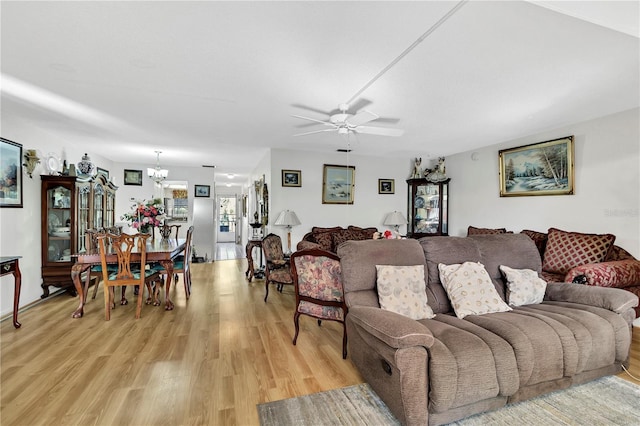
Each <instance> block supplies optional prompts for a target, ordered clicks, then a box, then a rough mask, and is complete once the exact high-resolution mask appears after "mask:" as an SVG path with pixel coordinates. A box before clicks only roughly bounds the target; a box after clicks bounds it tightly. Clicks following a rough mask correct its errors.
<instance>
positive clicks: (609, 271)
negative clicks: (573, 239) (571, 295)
mask: <svg viewBox="0 0 640 426" xmlns="http://www.w3.org/2000/svg"><path fill="white" fill-rule="evenodd" d="M581 275H582V276H584V278H585V279H586V284H587V285H595V286H599V287H615V288H625V287H632V286H636V285H640V260H634V259H626V260H616V261H612V262H601V263H589V264H587V265H580V266H576V267H575V268H572V269H571V270H569V272H567V275H566V276H565V277H564V281H565V282H568V283H570V282H573V280H575V279H576V277H579V276H581Z"/></svg>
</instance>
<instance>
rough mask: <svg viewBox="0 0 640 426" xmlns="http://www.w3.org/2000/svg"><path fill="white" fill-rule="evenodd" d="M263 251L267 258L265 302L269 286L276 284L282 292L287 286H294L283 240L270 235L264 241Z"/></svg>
mask: <svg viewBox="0 0 640 426" xmlns="http://www.w3.org/2000/svg"><path fill="white" fill-rule="evenodd" d="M262 251H263V252H264V258H265V263H266V267H265V271H264V272H265V278H264V286H265V291H266V294H265V296H264V301H265V302H266V301H267V298H268V297H269V284H270V283H275V284H276V289H277V290H278V291H279V292H282V288H283V287H284V285H285V284H293V278H292V277H291V267H290V264H289V259H285V257H284V252H283V251H282V239H280V236H278V235H276V234H269V235H267V236H266V237H264V238H263V239H262Z"/></svg>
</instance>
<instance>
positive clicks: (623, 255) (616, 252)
mask: <svg viewBox="0 0 640 426" xmlns="http://www.w3.org/2000/svg"><path fill="white" fill-rule="evenodd" d="M615 260H636V258H635V257H633V256H632V255H631V253H629V252H628V251H626V250H625V249H623V248H622V247H618V246H616V245H614V246H613V247H611V251H610V252H609V254H608V255H607V258H606V259H605V260H604V261H605V262H611V261H615Z"/></svg>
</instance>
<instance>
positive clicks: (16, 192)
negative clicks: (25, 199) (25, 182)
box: [0, 138, 22, 207]
mask: <svg viewBox="0 0 640 426" xmlns="http://www.w3.org/2000/svg"><path fill="white" fill-rule="evenodd" d="M0 163H1V164H0V207H22V145H20V144H19V143H16V142H13V141H10V140H9V139H4V138H0Z"/></svg>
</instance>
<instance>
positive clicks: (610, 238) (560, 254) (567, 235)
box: [542, 228, 616, 274]
mask: <svg viewBox="0 0 640 426" xmlns="http://www.w3.org/2000/svg"><path fill="white" fill-rule="evenodd" d="M615 239H616V237H615V235H613V234H583V233H580V232H566V231H562V230H560V229H556V228H549V236H548V238H547V247H546V249H545V252H544V259H543V261H542V269H543V270H545V271H547V272H552V273H557V274H566V273H567V272H569V270H570V269H571V268H573V267H575V266H580V265H585V264H587V263H598V262H602V261H604V259H605V258H606V257H607V254H608V253H609V250H611V247H612V246H613V243H614V241H615Z"/></svg>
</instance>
